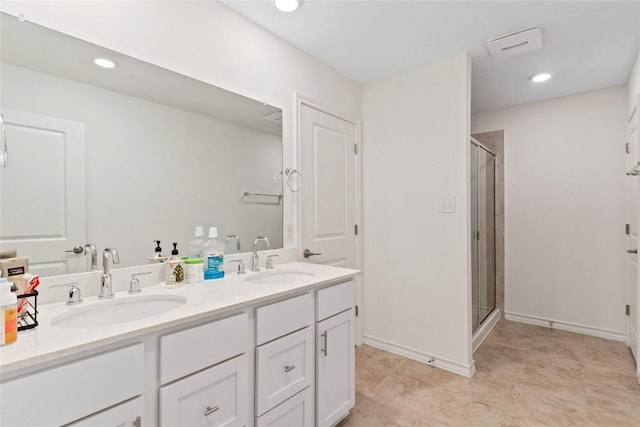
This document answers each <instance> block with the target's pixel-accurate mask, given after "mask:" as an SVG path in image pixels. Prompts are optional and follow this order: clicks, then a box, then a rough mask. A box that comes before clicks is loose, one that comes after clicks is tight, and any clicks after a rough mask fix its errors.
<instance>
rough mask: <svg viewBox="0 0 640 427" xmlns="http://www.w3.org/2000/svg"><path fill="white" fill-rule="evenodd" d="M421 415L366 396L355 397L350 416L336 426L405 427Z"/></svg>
mask: <svg viewBox="0 0 640 427" xmlns="http://www.w3.org/2000/svg"><path fill="white" fill-rule="evenodd" d="M420 416H421V414H419V413H416V412H414V411H411V410H407V409H406V408H404V407H398V406H394V405H390V404H387V403H385V402H380V401H378V400H376V399H372V398H370V397H368V396H364V395H360V396H356V406H355V407H354V408H353V409H352V410H351V414H350V415H349V416H348V417H347V418H345V419H344V420H343V421H341V422H340V424H338V426H339V427H407V426H411V425H413V424H414V423H415V422H416V421H417V420H418V419H420Z"/></svg>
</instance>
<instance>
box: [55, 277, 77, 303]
mask: <svg viewBox="0 0 640 427" xmlns="http://www.w3.org/2000/svg"><path fill="white" fill-rule="evenodd" d="M78 284H79V283H78V282H70V283H61V284H59V285H51V286H49V289H53V288H62V287H67V288H71V289H69V296H68V298H67V304H80V303H81V302H82V294H81V292H80V288H79V287H78Z"/></svg>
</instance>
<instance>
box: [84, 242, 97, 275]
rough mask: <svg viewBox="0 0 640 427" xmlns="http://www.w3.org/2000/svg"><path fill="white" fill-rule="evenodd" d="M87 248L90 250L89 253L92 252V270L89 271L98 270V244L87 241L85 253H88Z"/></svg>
mask: <svg viewBox="0 0 640 427" xmlns="http://www.w3.org/2000/svg"><path fill="white" fill-rule="evenodd" d="M87 250H89V254H91V270H89V271H97V270H98V250H97V249H96V245H93V244H91V243H87V244H86V245H84V254H85V255H87Z"/></svg>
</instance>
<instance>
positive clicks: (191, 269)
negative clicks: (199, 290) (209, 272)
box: [184, 258, 204, 283]
mask: <svg viewBox="0 0 640 427" xmlns="http://www.w3.org/2000/svg"><path fill="white" fill-rule="evenodd" d="M203 280H204V259H202V258H187V259H185V260H184V281H185V283H200V282H202V281H203Z"/></svg>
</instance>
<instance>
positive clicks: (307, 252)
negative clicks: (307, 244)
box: [302, 249, 322, 258]
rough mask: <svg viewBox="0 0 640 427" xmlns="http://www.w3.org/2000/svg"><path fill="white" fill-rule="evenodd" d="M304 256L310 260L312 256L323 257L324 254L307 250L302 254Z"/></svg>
mask: <svg viewBox="0 0 640 427" xmlns="http://www.w3.org/2000/svg"><path fill="white" fill-rule="evenodd" d="M302 255H303V256H304V257H305V258H309V257H310V256H314V255H322V253H320V252H311V251H310V250H309V249H305V250H304V252H303V253H302Z"/></svg>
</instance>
